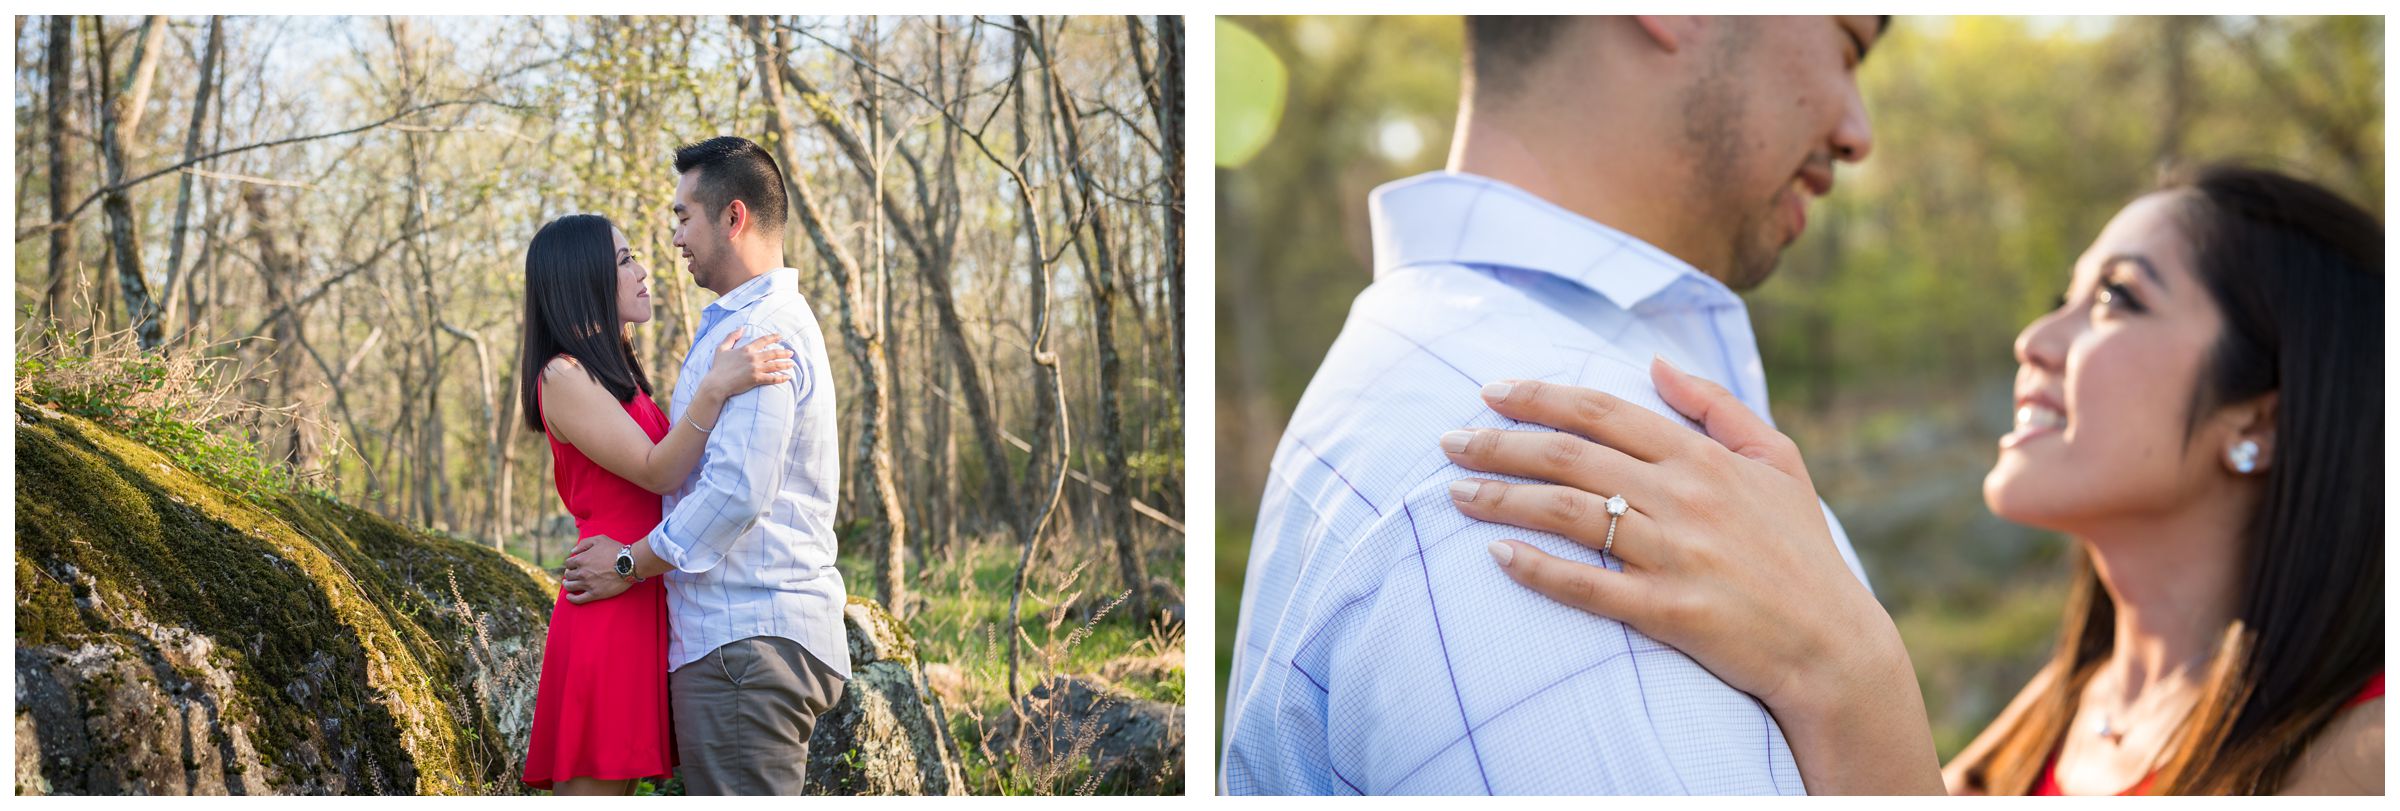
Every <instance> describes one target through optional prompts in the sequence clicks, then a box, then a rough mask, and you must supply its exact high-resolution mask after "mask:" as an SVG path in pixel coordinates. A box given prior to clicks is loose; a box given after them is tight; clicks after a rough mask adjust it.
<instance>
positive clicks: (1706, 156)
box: [1683, 27, 1783, 292]
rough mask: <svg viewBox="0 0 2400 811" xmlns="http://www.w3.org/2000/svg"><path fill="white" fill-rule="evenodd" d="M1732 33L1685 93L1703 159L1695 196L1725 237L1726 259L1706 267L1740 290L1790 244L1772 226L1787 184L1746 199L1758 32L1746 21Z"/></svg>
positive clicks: (1686, 120) (1686, 129) (1755, 282)
mask: <svg viewBox="0 0 2400 811" xmlns="http://www.w3.org/2000/svg"><path fill="white" fill-rule="evenodd" d="M1724 33H1725V36H1724V38H1723V39H1721V40H1719V41H1718V42H1717V44H1716V45H1715V47H1714V48H1713V50H1712V53H1711V55H1710V58H1709V62H1708V65H1707V67H1706V68H1705V69H1704V70H1703V72H1702V73H1701V75H1700V77H1699V78H1698V79H1697V80H1695V81H1694V82H1693V83H1692V87H1691V92H1689V93H1687V94H1685V96H1684V104H1683V136H1684V140H1685V142H1686V143H1687V144H1688V145H1689V147H1690V149H1691V152H1690V154H1692V155H1694V156H1695V158H1694V159H1695V160H1696V161H1697V166H1695V167H1694V171H1693V184H1692V186H1691V187H1690V188H1689V189H1688V190H1687V192H1688V199H1689V200H1690V203H1691V205H1692V206H1693V211H1694V212H1696V213H1698V214H1699V215H1700V217H1701V222H1700V227H1701V228H1702V229H1709V230H1714V232H1715V234H1716V235H1717V236H1716V238H1717V239H1722V240H1724V248H1723V251H1724V252H1723V254H1722V257H1721V258H1720V259H1719V260H1718V261H1719V263H1720V266H1719V267H1704V268H1701V270H1702V271H1703V272H1706V273H1708V274H1710V275H1712V276H1715V277H1716V278H1717V280H1718V281H1721V282H1724V283H1725V286H1726V287H1730V288H1732V289H1734V290H1735V291H1737V292H1739V291H1748V290H1751V289H1754V288H1756V287H1758V286H1759V285H1760V284H1763V283H1765V282H1766V280H1767V277H1768V276H1771V275H1773V274H1774V273H1775V264H1776V261H1777V260H1778V259H1779V258H1780V257H1781V255H1782V252H1783V249H1782V246H1781V245H1779V244H1776V240H1775V235H1774V234H1773V233H1772V231H1773V229H1774V228H1775V225H1776V221H1777V219H1778V217H1777V214H1778V212H1780V211H1781V206H1780V203H1781V201H1782V195H1783V187H1781V186H1778V187H1776V190H1775V193H1774V194H1773V195H1770V196H1769V197H1768V198H1767V199H1766V200H1764V201H1758V200H1749V199H1744V197H1745V195H1746V192H1744V191H1743V190H1742V186H1743V184H1744V178H1743V174H1744V173H1743V171H1742V168H1743V160H1742V159H1743V154H1742V146H1743V142H1744V141H1745V140H1746V136H1747V135H1748V134H1749V130H1750V127H1749V124H1750V120H1749V118H1750V117H1749V115H1748V113H1749V104H1748V98H1747V97H1745V96H1744V95H1743V94H1742V88H1741V85H1740V82H1741V76H1742V71H1741V68H1742V66H1743V64H1744V63H1745V62H1747V61H1748V60H1747V56H1748V54H1749V48H1750V40H1751V37H1750V36H1749V34H1750V32H1749V31H1748V30H1747V29H1746V28H1741V27H1729V28H1728V29H1727V30H1726V31H1725V32H1724ZM1718 229H1721V230H1718Z"/></svg>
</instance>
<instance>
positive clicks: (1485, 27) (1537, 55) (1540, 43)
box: [1466, 14, 1892, 94]
mask: <svg viewBox="0 0 2400 811" xmlns="http://www.w3.org/2000/svg"><path fill="white" fill-rule="evenodd" d="M1576 19H1577V18H1575V17H1540V16H1502V15H1469V16H1468V17H1467V18H1466V22H1467V41H1466V50H1467V54H1466V56H1467V59H1466V67H1467V87H1468V89H1469V90H1470V91H1473V90H1484V89H1488V90H1490V91H1492V92H1496V93H1500V94H1506V93H1509V92H1511V91H1513V90H1515V86H1514V85H1515V83H1516V81H1517V80H1518V79H1519V78H1520V77H1522V76H1523V75H1524V73H1525V69H1526V68H1528V67H1530V66H1532V65H1533V64H1534V63H1536V62H1539V61H1541V59H1542V57H1543V56H1544V55H1545V54H1547V53H1548V52H1549V50H1550V45H1551V43H1553V42H1555V41H1557V39H1558V32H1560V31H1561V30H1564V29H1565V28H1566V26H1567V25H1568V24H1569V23H1572V22H1575V21H1576ZM1891 27H1892V16H1891V15H1889V14H1885V15H1882V16H1880V17H1876V18H1875V32H1876V33H1877V34H1882V33H1883V32H1884V31H1886V30H1889V29H1890V28H1891Z"/></svg>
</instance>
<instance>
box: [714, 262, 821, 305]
mask: <svg viewBox="0 0 2400 811" xmlns="http://www.w3.org/2000/svg"><path fill="white" fill-rule="evenodd" d="M799 291H800V271H799V270H798V269H795V268H776V269H774V270H770V271H767V272H765V273H761V274H759V275H758V276H756V277H754V278H752V279H751V280H749V281H746V282H743V283H741V284H740V285H738V286H735V287H734V288H733V289H732V290H727V291H725V295H722V296H718V297H717V300H716V301H712V302H709V304H708V308H709V309H713V310H723V311H725V312H734V311H737V310H740V309H742V308H744V307H748V306H750V305H751V304H752V303H754V302H756V301H758V300H759V299H762V298H766V297H767V294H768V293H778V292H793V293H796V292H799Z"/></svg>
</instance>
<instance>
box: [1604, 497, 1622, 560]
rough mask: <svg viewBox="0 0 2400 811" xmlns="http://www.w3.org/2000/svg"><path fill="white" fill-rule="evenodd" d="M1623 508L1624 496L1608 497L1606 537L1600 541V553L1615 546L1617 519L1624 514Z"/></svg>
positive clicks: (1607, 551) (1611, 549) (1606, 552)
mask: <svg viewBox="0 0 2400 811" xmlns="http://www.w3.org/2000/svg"><path fill="white" fill-rule="evenodd" d="M1625 510H1626V507H1625V497H1624V496H1621V495H1619V496H1609V497H1608V539H1607V540H1604V541H1601V542H1600V554H1603V555H1605V554H1608V553H1609V552H1610V551H1613V550H1615V549H1616V548H1617V519H1619V518H1622V517H1624V516H1625Z"/></svg>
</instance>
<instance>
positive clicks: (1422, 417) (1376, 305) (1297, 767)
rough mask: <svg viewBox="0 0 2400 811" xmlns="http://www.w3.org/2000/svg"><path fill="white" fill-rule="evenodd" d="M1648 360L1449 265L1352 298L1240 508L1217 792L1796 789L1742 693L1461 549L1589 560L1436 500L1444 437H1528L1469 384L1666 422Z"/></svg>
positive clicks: (1386, 279) (1447, 477) (1443, 480)
mask: <svg viewBox="0 0 2400 811" xmlns="http://www.w3.org/2000/svg"><path fill="white" fill-rule="evenodd" d="M1649 351H1650V350H1649V349H1648V348H1646V347H1641V346H1627V345H1620V344H1618V343H1614V342H1611V341H1608V340H1603V339H1600V338H1599V337H1597V336H1594V335H1592V334H1591V332H1590V331H1589V330H1588V329H1584V328H1582V327H1580V326H1578V325H1577V324H1576V323H1575V322H1573V321H1569V320H1566V319H1563V318H1561V317H1559V316H1558V315H1557V314H1556V313H1554V312H1552V311H1550V310H1549V309H1546V308H1544V307H1542V306H1540V305H1538V304H1535V303H1533V302H1532V301H1531V300H1529V299H1527V298H1526V297H1524V296H1523V295H1520V294H1518V293H1517V292H1516V291H1515V290H1514V289H1512V288H1511V287H1509V286H1507V285H1505V284H1502V283H1499V282H1497V281H1495V280H1494V279H1493V277H1492V276H1489V275H1486V274H1483V273H1479V272H1476V271H1474V270H1470V269H1468V268H1463V267H1458V266H1440V265H1436V266H1429V267H1423V268H1410V269H1406V270H1401V271H1398V272H1394V273H1389V274H1387V275H1385V276H1383V277H1381V278H1379V280H1378V282H1377V284H1376V286H1375V287H1374V288H1370V290H1369V291H1368V293H1366V294H1365V295H1362V296H1361V297H1360V299H1359V301H1358V302H1357V304H1355V305H1354V307H1353V310H1352V316H1351V319H1350V321H1349V323H1348V324H1347V325H1346V326H1345V328H1344V331H1343V333H1342V335H1341V337H1340V338H1339V339H1338V340H1337V341H1336V343H1335V345H1334V347H1333V349H1332V351H1331V352H1330V353H1329V354H1328V356H1327V359H1326V362H1325V364H1324V366H1323V367H1322V368H1321V369H1320V371H1319V373H1318V377H1317V380H1316V381H1314V382H1312V384H1311V386H1310V388H1309V391H1308V393H1307V395H1306V396H1305V397H1304V398H1303V400H1302V402H1301V404H1300V407H1299V409H1298V410H1297V412H1296V413H1295V415H1294V419H1293V422H1292V424H1291V425H1290V427H1289V428H1288V430H1287V432H1286V434H1285V437H1284V441H1283V443H1282V444H1281V445H1280V446H1279V448H1278V451H1277V454H1276V459H1275V463H1274V467H1273V470H1272V473H1271V475H1270V483H1269V485H1268V488H1267V492H1266V495H1265V498H1264V500H1263V501H1262V504H1261V508H1262V509H1261V513H1260V518H1259V525H1258V531H1257V534H1256V536H1255V538H1254V540H1253V546H1252V558H1251V566H1250V576H1249V578H1248V580H1247V581H1246V582H1247V583H1248V588H1247V590H1246V593H1245V595H1244V606H1243V624H1242V627H1241V630H1240V637H1239V639H1238V641H1237V651H1236V654H1235V666H1234V673H1233V676H1232V683H1231V684H1230V688H1231V689H1230V690H1229V691H1228V693H1227V703H1228V711H1227V716H1226V736H1227V749H1226V755H1225V786H1224V787H1225V789H1226V790H1227V791H1229V792H1231V793H1235V794H1253V793H1266V794H1291V793H1362V794H1390V793H1426V794H1445V793H1447V794H1458V793H1478V794H1480V793H1506V794H1523V793H1619V794H1677V793H1798V792H1799V790H1800V780H1799V775H1798V771H1797V768H1796V767H1795V766H1794V764H1793V762H1792V759H1791V753H1790V750H1789V749H1788V747H1787V746H1786V745H1785V743H1784V741H1783V738H1782V735H1781V733H1780V730H1778V729H1777V728H1776V727H1775V725H1774V721H1773V719H1772V718H1771V717H1769V716H1768V715H1767V713H1766V712H1765V710H1764V709H1763V708H1762V707H1761V706H1760V705H1759V704H1758V703H1757V701H1756V700H1755V699H1752V698H1751V697H1749V696H1747V695H1744V694H1742V693H1740V692H1738V691H1736V690H1734V689H1732V688H1730V687H1728V686H1726V685H1725V684H1724V683H1723V682H1721V681H1719V680H1718V679H1716V678H1715V677H1714V676H1712V675H1710V674H1709V673H1707V671H1705V670H1703V669H1701V668H1700V667H1699V665H1698V664H1697V663H1695V662H1693V661H1692V660H1691V659H1690V658H1688V657H1686V656H1684V655H1683V654H1682V653H1681V652H1678V651H1676V650H1674V649H1672V648H1670V647H1667V646H1664V645H1661V644H1659V643H1657V642H1655V641H1653V640H1650V639H1648V638H1646V637H1644V636H1642V635H1641V634H1639V633H1636V632H1634V631H1632V630H1631V629H1630V628H1627V627H1625V626H1623V625H1621V624H1619V623H1616V622H1613V621H1610V620H1607V619H1603V618H1600V617H1596V616H1593V615H1590V614H1587V613H1584V612H1582V611H1578V610H1576V609H1572V608H1569V607H1566V606H1564V605H1560V604H1558V603H1555V602H1552V601H1550V600H1548V599H1546V598H1543V597H1541V596H1540V595H1538V594H1535V593H1533V592H1531V591H1529V590H1526V589H1524V588H1523V587H1521V586H1518V585H1517V584H1516V583H1514V582H1513V581H1510V580H1508V578H1507V576H1506V575H1505V574H1503V573H1501V572H1500V570H1499V569H1498V567H1497V566H1495V565H1494V564H1493V563H1492V561H1491V559H1490V558H1489V556H1488V555H1487V553H1486V552H1485V549H1484V547H1485V545H1486V544H1488V543H1489V542H1491V541H1493V540H1497V539H1499V538H1502V537H1508V538H1516V539H1520V540H1524V541H1526V542H1528V543H1532V544H1535V545H1536V546H1539V547H1541V548H1542V549H1543V550H1545V551H1547V552H1550V553H1551V554H1554V555H1559V556H1562V557H1566V558H1568V559H1571V560H1580V561H1584V562H1591V563H1602V559H1601V556H1599V555H1598V554H1597V553H1596V552H1593V551H1592V550H1590V549H1587V548H1585V547H1583V546H1580V545H1577V544H1575V543H1573V542H1571V541H1568V540H1566V539H1564V538H1560V537H1558V536H1554V535H1549V534H1546V533H1535V532H1529V531H1526V530H1521V529H1517V528H1513V527H1503V526H1498V525H1492V524H1482V523H1478V522H1475V521H1472V520H1469V519H1467V518H1466V517H1465V516H1463V515H1461V514H1459V513H1458V511H1457V509H1456V508H1455V507H1454V506H1452V505H1451V503H1450V500H1449V496H1448V493H1447V487H1448V484H1449V483H1450V482H1451V481H1453V480H1455V479H1456V478H1459V477H1463V476H1467V475H1481V474H1471V473H1470V472H1469V471H1466V470H1464V469H1463V468H1459V467H1457V466H1455V465H1452V464H1450V463H1449V462H1448V460H1447V458H1446V457H1445V456H1443V454H1441V453H1440V451H1439V449H1438V447H1437V445H1436V438H1437V437H1439V436H1440V435H1441V434H1442V433H1443V432H1445V431H1448V430H1452V429H1455V428H1460V427H1476V426H1480V427H1512V428H1526V429H1535V430H1541V429H1540V428H1539V426H1531V425H1525V424H1518V423H1512V422H1510V421H1508V420H1506V419H1504V418H1502V417H1500V416H1498V415H1497V414H1495V413H1493V412H1492V411H1491V410H1490V409H1489V408H1487V407H1485V406H1484V405H1483V403H1482V401H1481V400H1480V399H1479V397H1478V396H1477V390H1478V389H1479V388H1480V387H1481V386H1482V385H1483V384H1484V383H1486V382H1490V381H1492V380H1497V379H1501V378H1511V377H1513V378H1529V379H1540V380H1549V381H1557V382H1566V383H1573V384H1576V385H1581V386H1588V387H1592V388H1596V389H1601V390H1604V391H1608V392H1611V393H1613V394H1616V395H1618V396H1620V397H1624V398H1625V399H1627V400H1628V401H1631V402H1636V403H1639V404H1641V405H1643V406H1645V407H1648V408H1650V409H1652V410H1653V411H1657V412H1660V413H1664V414H1670V415H1671V414H1672V412H1671V410H1669V409H1668V408H1667V407H1666V406H1665V404H1664V403H1663V402H1662V401H1660V400H1658V399H1657V397H1656V395H1655V393H1654V392H1653V391H1652V389H1651V384H1650V382H1649V378H1648V373H1647V362H1648V360H1649ZM1637 352H1638V353H1639V354H1638V355H1637V354H1636V353H1637ZM1695 371H1700V370H1695ZM1677 419H1680V417H1678V418H1677ZM1687 424H1688V422H1687ZM1637 507H1638V505H1637ZM1603 565H1611V566H1612V567H1613V560H1611V561H1608V562H1606V563H1603Z"/></svg>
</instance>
